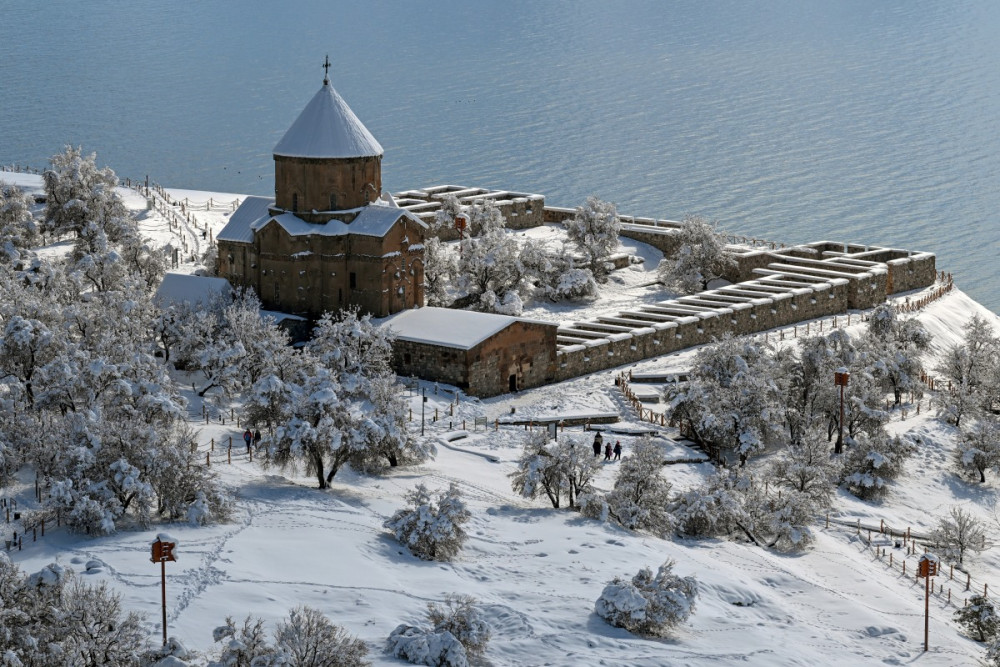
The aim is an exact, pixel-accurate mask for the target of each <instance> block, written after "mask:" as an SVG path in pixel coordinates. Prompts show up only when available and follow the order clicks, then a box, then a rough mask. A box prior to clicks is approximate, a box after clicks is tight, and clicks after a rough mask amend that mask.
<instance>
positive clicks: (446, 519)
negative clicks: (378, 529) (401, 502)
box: [383, 483, 470, 561]
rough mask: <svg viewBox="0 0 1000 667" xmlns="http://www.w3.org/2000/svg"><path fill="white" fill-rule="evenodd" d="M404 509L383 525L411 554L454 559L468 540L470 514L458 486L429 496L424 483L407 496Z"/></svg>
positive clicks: (435, 558) (425, 558)
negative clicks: (467, 523) (466, 525)
mask: <svg viewBox="0 0 1000 667" xmlns="http://www.w3.org/2000/svg"><path fill="white" fill-rule="evenodd" d="M406 502H407V507H404V508H403V509H401V510H399V511H397V512H396V513H395V514H393V515H392V517H391V518H390V519H388V520H386V521H385V523H384V524H383V525H384V526H385V527H386V528H387V529H389V530H390V531H392V533H393V535H394V536H395V537H396V539H397V540H399V541H400V542H401V543H402V544H405V545H406V546H407V547H408V548H409V550H410V552H411V553H412V554H413V555H414V556H417V557H418V558H422V559H424V560H441V561H449V560H451V559H453V558H454V557H455V556H456V555H458V552H459V551H460V550H461V548H462V544H464V543H465V540H466V539H467V538H468V534H467V533H466V532H465V529H464V528H463V525H464V524H465V523H466V522H468V520H469V517H470V514H469V510H468V508H467V507H466V505H465V503H464V502H463V501H462V494H461V492H460V491H459V488H458V485H457V484H455V483H452V484H451V486H450V487H449V488H448V490H447V491H442V492H439V493H437V494H435V495H432V494H431V492H430V491H429V490H428V489H427V487H426V486H424V485H423V484H418V485H417V487H416V488H415V489H413V490H412V491H410V492H408V493H407V494H406Z"/></svg>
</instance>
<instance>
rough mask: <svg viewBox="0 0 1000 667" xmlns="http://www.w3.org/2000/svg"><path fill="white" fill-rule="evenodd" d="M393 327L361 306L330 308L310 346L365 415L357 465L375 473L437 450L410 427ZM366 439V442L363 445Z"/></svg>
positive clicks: (353, 408)
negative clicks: (395, 367) (333, 312)
mask: <svg viewBox="0 0 1000 667" xmlns="http://www.w3.org/2000/svg"><path fill="white" fill-rule="evenodd" d="M392 341H393V336H392V333H391V332H390V331H389V330H388V328H387V327H381V326H378V325H376V324H375V323H373V322H372V321H371V317H370V316H368V315H364V316H359V315H358V311H357V310H351V309H348V310H345V311H341V312H340V313H339V314H338V315H336V316H334V315H330V314H325V315H324V316H323V317H322V318H321V319H320V321H319V324H318V325H317V327H316V331H315V332H314V334H313V340H312V341H310V343H309V346H308V349H309V350H310V352H312V353H313V354H314V355H315V356H316V357H318V358H319V360H320V361H321V362H322V363H323V364H324V365H325V366H326V367H327V368H328V369H330V371H331V372H332V373H333V375H334V377H336V379H337V384H338V386H339V390H338V391H339V393H338V396H339V397H340V400H341V401H343V402H344V403H345V404H346V405H347V406H348V410H349V412H350V413H351V415H353V416H354V417H355V418H356V419H358V420H359V421H360V427H361V428H359V429H357V430H356V436H357V437H363V439H364V442H359V443H358V446H357V447H355V452H354V455H353V456H352V458H351V465H352V466H354V467H356V468H358V469H360V470H363V471H365V472H369V473H379V472H382V471H383V470H384V469H385V468H386V467H396V466H399V465H410V464H414V463H419V462H421V461H423V460H425V459H426V458H427V457H428V456H431V455H432V454H433V453H434V449H433V445H431V444H430V442H429V441H421V440H417V439H415V438H413V437H412V436H411V435H410V434H409V430H408V429H407V427H406V417H405V414H406V409H405V406H404V405H403V399H402V388H401V386H400V385H399V383H398V381H397V378H396V374H395V372H394V371H393V370H392V365H391V362H392ZM361 445H364V446H361Z"/></svg>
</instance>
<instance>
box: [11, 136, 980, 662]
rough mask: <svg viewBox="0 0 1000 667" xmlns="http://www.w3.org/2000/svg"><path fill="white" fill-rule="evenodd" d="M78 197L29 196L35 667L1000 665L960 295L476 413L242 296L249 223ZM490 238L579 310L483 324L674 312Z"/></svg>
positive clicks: (21, 375)
mask: <svg viewBox="0 0 1000 667" xmlns="http://www.w3.org/2000/svg"><path fill="white" fill-rule="evenodd" d="M53 173H54V174H56V176H58V177H51V178H50V182H47V183H43V179H42V178H41V177H39V176H36V175H29V174H18V173H10V172H4V173H0V182H4V183H7V184H13V185H17V186H19V188H21V189H22V190H23V191H26V192H28V193H29V196H24V195H23V194H19V193H18V192H16V191H12V190H10V189H9V188H4V196H3V201H2V202H0V294H2V296H0V330H2V334H0V336H2V338H0V371H2V372H0V410H2V411H3V419H2V420H0V498H2V504H0V517H2V518H3V519H4V522H3V523H2V524H0V525H2V527H3V529H2V532H3V544H2V545H0V546H3V547H4V550H3V554H2V555H0V591H2V592H3V597H2V603H0V664H3V665H19V664H21V665H62V664H66V665H76V664H109V665H111V664H115V665H133V664H143V665H144V664H158V665H162V666H167V665H173V666H177V665H209V664H223V665H249V664H251V660H252V659H254V658H256V660H257V662H256V663H254V664H265V665H271V664H290V665H348V664H350V665H353V664H368V663H370V664H377V665H400V664H408V663H409V662H417V663H422V664H450V665H463V664H484V665H485V664H492V665H579V664H598V665H674V664H684V665H710V664H711V665H716V664H734V663H741V664H751V665H767V666H772V665H802V664H814V665H827V664H830V665H833V664H837V665H839V664H859V665H862V664H907V663H917V662H919V664H924V665H963V664H970V665H973V664H981V663H982V662H984V661H992V662H989V664H996V654H997V649H996V648H993V647H995V646H996V644H995V641H994V640H995V639H996V635H997V626H996V622H995V617H994V616H993V607H992V603H991V602H990V600H991V595H992V593H993V592H994V591H996V590H1000V589H998V588H997V586H1000V576H998V574H1000V569H998V566H1000V552H997V550H996V549H993V548H992V545H993V540H994V539H995V536H996V535H997V534H1000V525H998V519H997V514H996V507H995V498H996V476H997V474H998V473H1000V449H998V445H997V443H998V441H1000V440H998V433H1000V422H998V420H997V417H996V416H995V410H996V408H997V407H998V405H997V396H998V389H1000V319H998V318H997V316H996V315H995V314H994V313H991V312H989V311H988V310H986V309H984V308H982V307H981V306H979V305H978V304H976V303H975V302H973V301H972V300H970V299H969V298H968V297H967V296H966V295H964V294H963V293H962V292H961V290H960V289H958V288H954V289H951V288H950V283H940V284H936V285H934V286H931V287H928V288H925V289H920V290H915V291H912V292H907V293H902V294H898V295H894V296H893V297H891V298H890V300H889V301H888V302H887V303H885V304H880V305H878V306H877V307H875V308H872V309H863V310H862V309H859V310H855V311H853V312H850V313H846V314H844V315H843V316H838V317H836V318H833V317H825V318H822V319H817V320H804V321H802V322H801V323H797V324H795V325H792V326H788V327H782V328H780V329H775V330H770V331H766V332H762V333H761V334H757V335H754V336H751V337H740V338H732V339H724V340H722V341H720V342H719V343H718V344H715V345H707V346H700V347H697V348H693V349H688V350H684V351H682V352H678V353H674V354H670V355H665V356H662V357H657V358H653V359H648V360H645V361H641V362H637V363H633V364H628V365H625V366H620V367H615V368H611V369H608V370H605V371H600V372H595V373H591V374H587V375H583V376H581V377H577V378H573V379H570V380H566V381H563V382H559V383H556V384H552V385H549V386H545V387H539V388H535V389H528V390H522V391H518V392H516V393H510V394H503V395H500V396H497V397H493V398H489V399H476V398H473V397H469V396H467V395H465V394H464V393H463V392H461V391H457V390H456V389H455V388H454V387H450V386H447V385H444V384H435V383H433V382H427V381H421V380H419V379H416V378H410V377H398V376H397V375H396V374H395V373H393V372H392V370H391V368H390V365H389V361H390V358H391V354H392V352H391V345H392V335H391V328H390V327H384V326H380V323H379V322H378V321H373V320H371V319H369V318H367V317H365V316H363V315H360V316H359V315H357V314H347V315H342V314H339V315H338V314H335V315H331V316H329V317H324V318H323V319H321V320H320V321H319V323H318V326H317V328H316V330H315V332H314V335H313V338H312V340H311V342H309V343H307V344H305V345H304V346H298V347H292V346H290V345H289V344H288V342H289V341H288V335H287V333H286V329H284V328H281V326H279V324H278V322H277V319H278V318H277V317H275V316H272V315H270V314H267V313H263V314H262V313H261V311H260V308H259V303H258V302H257V301H256V300H255V298H254V297H253V295H252V294H247V293H244V292H240V291H238V290H237V291H235V292H234V291H231V290H229V289H227V286H226V285H224V284H221V283H219V282H212V281H213V280H218V279H216V278H212V277H211V273H212V271H211V263H212V261H213V257H212V244H211V241H212V239H213V238H214V237H215V236H217V235H218V233H219V231H220V230H221V229H223V228H224V227H225V225H226V224H227V221H228V219H229V218H230V217H231V215H232V214H233V211H234V210H235V209H236V208H237V206H238V203H239V201H240V200H243V199H244V197H243V196H242V195H235V194H230V193H212V192H196V191H180V190H170V189H162V188H150V189H149V190H148V191H147V190H146V189H145V188H143V187H137V188H122V187H116V185H115V184H116V183H117V179H116V178H115V177H114V176H113V174H111V173H110V172H104V173H101V171H100V170H97V169H96V167H95V165H94V163H93V161H92V160H90V161H88V160H87V158H86V157H85V156H82V155H79V154H74V153H73V152H72V151H70V152H68V153H67V154H65V155H63V156H56V158H54V161H53ZM30 195H37V196H38V197H37V198H38V199H39V200H42V199H44V200H45V203H36V201H35V199H34V198H33V197H32V196H30ZM54 202H59V203H58V206H54V205H53V204H54ZM593 208H595V209H597V208H599V207H598V204H595V205H594V207H593ZM60 212H61V213H60ZM490 233H491V234H494V235H495V238H493V239H492V242H494V243H495V244H496V248H499V249H504V252H508V253H514V254H517V253H520V252H522V250H521V249H522V248H525V247H528V248H531V249H532V250H533V251H535V254H536V259H537V261H538V263H539V265H546V264H545V260H548V261H549V264H547V266H550V267H551V266H552V265H553V263H552V261H551V260H552V258H555V259H556V261H557V262H563V264H562V267H563V268H564V269H567V270H566V271H562V272H560V276H567V277H566V278H565V280H563V281H552V282H548V283H546V282H544V281H539V282H538V284H532V285H531V289H530V290H529V289H527V288H524V289H521V290H520V291H517V290H515V289H514V288H511V290H510V291H509V293H510V294H511V295H512V296H509V297H504V296H503V295H499V298H497V297H498V294H497V293H496V292H495V291H494V292H493V301H492V302H491V301H490V297H489V296H488V295H486V294H485V292H480V293H478V294H477V296H476V298H475V299H467V300H466V301H467V303H466V305H474V302H475V303H478V304H480V305H482V304H483V303H484V302H486V303H493V304H494V305H499V306H500V307H501V310H502V308H503V307H504V304H507V306H510V305H512V304H514V303H515V298H516V301H517V302H518V303H520V311H519V313H518V315H519V317H522V318H527V319H531V320H538V321H546V322H558V323H560V324H561V323H572V322H574V321H580V320H595V319H597V318H599V317H602V316H605V315H609V314H612V315H613V314H616V313H619V312H621V311H622V310H627V309H629V308H631V307H633V306H634V305H636V304H641V303H653V302H656V301H660V300H662V299H664V298H666V296H667V295H669V294H670V293H671V292H670V291H669V290H668V288H667V287H666V286H665V285H664V283H665V282H671V281H670V280H665V279H664V275H663V274H664V272H665V271H668V270H667V268H664V270H663V271H660V270H658V267H660V266H661V260H662V259H663V254H662V253H661V252H660V251H658V250H656V249H655V248H653V247H652V246H650V245H646V244H643V243H639V242H635V241H631V240H627V239H616V241H615V243H614V244H613V245H609V246H608V247H607V248H605V249H604V250H601V251H600V252H601V253H605V254H602V255H601V256H602V257H605V256H610V255H616V256H623V257H625V258H631V259H626V260H624V261H618V262H604V261H601V260H598V261H597V262H596V263H595V264H593V268H594V269H596V274H595V273H594V272H593V271H591V273H590V277H589V278H588V276H587V274H585V273H578V272H576V273H570V271H576V270H577V269H579V268H581V267H582V266H583V263H581V262H580V261H579V259H580V255H578V254H575V253H576V252H578V251H573V252H571V251H570V250H569V249H570V248H573V247H574V246H573V245H572V242H571V240H570V237H569V236H568V234H567V231H566V229H565V227H564V226H562V225H557V224H549V225H544V226H540V227H536V228H534V229H531V230H523V231H517V230H491V231H490ZM457 243H458V242H454V241H452V242H444V243H440V244H438V243H429V244H428V245H427V250H428V252H431V253H435V252H436V253H443V255H442V256H443V259H442V260H441V261H442V263H443V264H444V265H445V266H449V262H452V261H459V258H458V257H456V256H455V255H457ZM441 246H443V247H441ZM164 249H165V250H166V252H164ZM175 251H176V252H175ZM448 253H451V254H448ZM584 254H585V253H584ZM449 258H450V259H449ZM466 261H467V260H466ZM586 263H587V264H588V265H589V264H590V262H589V261H588V262H586ZM609 265H610V266H609ZM168 268H169V270H170V271H172V272H174V273H179V274H186V275H189V276H196V275H197V274H206V276H204V277H203V278H202V281H199V283H198V284H200V285H201V287H192V285H193V284H195V283H191V282H189V281H186V280H184V279H179V280H178V279H171V280H168V281H167V287H166V288H164V287H163V285H164V281H163V275H164V272H165V271H166V270H167V269H168ZM588 268H590V267H589V266H588ZM674 268H675V269H676V268H677V267H676V266H675V267H674ZM945 268H946V267H945ZM604 271H606V272H607V273H606V275H600V274H601V273H602V272H604ZM675 275H676V274H675ZM595 276H596V277H595ZM693 276H694V274H693V273H692V271H691V270H690V268H689V269H685V270H684V271H682V272H681V277H682V278H683V279H682V280H677V281H674V282H673V284H671V287H670V290H681V289H685V287H684V286H683V285H682V283H688V284H689V286H690V283H692V282H696V279H695V277H693ZM557 277H559V276H557ZM192 280H193V278H192ZM206 281H207V282H206ZM706 282H707V281H706ZM463 284H464V283H462V281H461V280H456V281H454V282H452V281H445V282H442V283H441V284H439V285H437V286H436V288H435V289H437V291H435V292H433V294H434V298H440V299H447V298H454V297H456V296H460V295H457V293H456V290H459V289H461V288H462V287H461V286H462V285H463ZM705 286H706V285H705V284H697V285H694V286H693V287H691V289H693V290H695V291H697V290H700V289H702V288H704V287H705ZM522 287H523V286H522ZM959 287H960V284H959ZM429 288H430V286H429ZM438 288H439V289H438ZM158 290H160V294H159V297H157V291H158ZM429 293H431V292H430V289H429ZM471 293H472V292H469V291H467V292H465V296H468V295H469V294H471ZM484 297H485V298H484ZM848 314H849V315H850V318H848V317H847V315H848ZM494 317H498V318H501V319H503V318H505V317H512V316H511V315H494ZM425 324H426V323H425ZM431 333H433V334H434V335H436V336H440V337H443V338H449V337H459V338H462V336H463V335H464V336H473V335H480V334H481V333H482V331H480V330H477V331H475V332H472V333H465V334H463V332H461V331H449V332H447V335H442V334H440V333H438V332H431ZM427 335H428V336H430V335H431V334H430V333H429V334H427ZM463 340H464V339H463ZM460 342H461V341H460ZM838 374H844V375H846V376H847V384H846V385H844V386H843V387H841V386H839V385H837V384H835V376H837V375H838ZM841 389H843V396H844V407H843V412H841V402H840V398H841ZM841 415H842V416H841ZM560 422H562V423H560ZM841 427H842V428H843V439H842V442H841V443H840V448H841V449H842V450H843V452H842V453H841V454H833V453H832V452H833V450H834V449H835V448H836V447H838V440H839V439H840V434H841ZM553 432H554V435H555V440H554V441H553V440H551V439H550V435H551V434H552V433H553ZM598 434H600V438H599V442H597V443H595V440H597V439H598V438H597V435H598ZM616 450H617V453H616ZM713 460H714V461H715V463H713V462H712V461H713ZM722 461H725V462H726V464H725V465H722V464H721V462H722ZM157 540H162V541H165V542H166V541H169V542H174V543H176V544H177V545H178V546H177V550H176V552H175V553H174V556H175V557H176V560H175V561H170V562H165V563H163V564H161V563H159V562H156V563H154V562H151V551H150V545H151V544H152V543H154V542H156V541H157ZM925 550H929V551H931V552H932V553H933V555H934V556H935V557H936V558H938V559H940V560H939V563H938V572H937V576H936V577H935V578H934V580H933V582H932V588H933V593H932V595H931V598H930V602H929V609H930V650H929V652H928V653H926V654H924V653H923V640H924V635H923V630H924V593H925V582H924V581H923V580H921V579H919V578H917V576H916V573H917V568H918V566H919V562H920V559H921V557H922V556H923V555H924V553H925ZM161 568H162V569H163V571H165V573H166V575H165V579H166V609H167V626H168V628H167V629H168V634H169V636H170V637H171V640H170V641H169V642H168V645H167V646H166V647H165V648H162V649H161V648H160V644H161V643H162V642H161V639H160V637H161V627H160V618H161V616H160V614H161V589H160V583H161V581H160V576H161ZM248 615H249V618H248ZM258 620H259V623H258ZM314 648H315V649H316V653H315V654H313V655H314V656H319V657H309V655H310V653H309V652H310V650H312V649H314Z"/></svg>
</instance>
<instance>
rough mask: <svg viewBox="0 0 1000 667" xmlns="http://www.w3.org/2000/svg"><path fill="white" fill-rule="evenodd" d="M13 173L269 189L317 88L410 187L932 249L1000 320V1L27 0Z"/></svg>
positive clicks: (10, 87) (784, 237)
mask: <svg viewBox="0 0 1000 667" xmlns="http://www.w3.org/2000/svg"><path fill="white" fill-rule="evenodd" d="M3 7H4V12H3V20H2V21H0V128H2V130H0V163H3V164H11V163H21V164H32V165H37V166H42V165H44V164H45V161H46V159H47V158H48V157H49V156H50V155H52V154H53V153H55V152H57V151H59V150H60V149H61V147H62V146H63V145H65V144H68V143H72V144H75V145H82V146H83V147H84V149H85V150H87V151H96V152H97V153H98V161H99V163H101V164H108V165H110V166H112V167H113V168H114V169H115V170H116V171H117V172H118V173H119V174H120V175H122V176H130V177H133V178H135V177H142V176H144V175H146V174H149V176H150V178H151V179H153V180H155V181H157V182H160V183H162V184H164V185H169V186H174V187H188V188H196V189H203V190H217V191H227V192H238V193H249V194H271V193H272V192H273V183H272V177H273V163H272V160H271V149H272V148H273V147H274V145H275V143H277V141H278V139H279V138H280V137H281V135H282V134H283V133H284V131H285V130H286V129H287V128H288V126H289V125H290V124H291V123H292V121H293V120H294V119H295V117H296V116H297V114H298V113H299V111H300V110H301V109H302V107H303V106H304V105H305V104H306V102H307V101H308V100H309V99H310V98H311V97H312V95H313V94H314V93H315V92H316V90H318V88H319V86H320V85H321V83H322V77H323V70H322V69H321V67H320V65H321V63H322V61H323V57H324V56H325V55H326V54H327V53H329V55H330V59H331V61H332V62H333V63H334V66H333V69H332V70H331V79H332V80H333V83H334V86H335V87H336V88H337V89H338V90H339V92H340V93H341V94H342V95H343V97H344V98H345V99H346V100H347V102H348V103H349V104H350V105H351V107H352V108H353V109H354V111H355V113H356V114H357V115H358V116H359V117H360V118H361V120H362V121H363V122H364V123H365V124H366V125H367V126H368V128H369V129H370V130H371V131H372V133H373V134H374V135H375V137H376V138H377V139H378V140H379V142H380V143H381V144H382V146H383V147H384V148H385V158H384V162H383V180H384V185H385V187H386V188H387V189H390V190H392V191H397V190H401V189H406V188H412V187H420V186H426V185H433V184H439V183H455V184H461V185H476V186H485V187H496V188H504V189H512V190H521V191H528V192H539V193H542V194H544V195H546V198H547V201H548V202H549V203H552V204H556V205H564V206H575V205H577V204H579V203H582V201H583V200H584V199H585V197H586V196H587V195H590V194H596V195H598V196H600V197H601V198H604V199H608V200H611V201H614V202H616V203H617V204H618V206H619V210H621V211H623V212H625V213H631V214H637V215H652V216H658V217H669V218H679V217H682V216H683V215H685V214H687V213H697V214H702V215H705V216H708V217H711V218H714V219H717V220H718V221H719V222H720V224H721V226H722V227H723V228H725V229H727V230H729V231H732V232H734V233H738V234H741V235H744V234H745V235H754V236H758V237H762V238H768V239H773V240H777V241H785V242H804V241H815V240H820V239H830V240H846V241H852V242H859V243H872V244H883V245H892V246H897V247H904V248H908V249H916V250H930V251H933V252H935V253H937V255H938V266H939V268H940V269H943V270H945V271H950V272H952V273H954V274H955V276H956V281H957V282H958V284H959V286H960V287H961V288H962V289H963V290H965V291H967V292H968V293H970V294H971V295H972V296H973V297H974V298H976V299H977V300H979V301H980V302H982V303H983V304H985V305H987V306H989V307H990V308H992V309H993V310H994V311H1000V279H998V277H997V272H996V270H995V267H996V264H997V251H998V236H1000V230H998V225H997V221H996V216H997V212H998V211H1000V187H998V186H1000V132H998V127H997V125H998V119H1000V68H998V67H997V63H998V62H1000V40H998V39H997V35H998V34H1000V3H997V2H994V1H991V0H968V1H961V0H958V1H952V2H948V3H940V2H930V1H925V0H901V1H898V2H878V3H872V2H870V1H868V0H864V1H857V2H850V1H838V2H827V1H825V0H788V1H781V0H772V1H769V2H767V3H747V2H743V1H727V2H721V1H720V2H703V1H691V2H669V3H666V2H659V1H651V2H615V3H608V2H602V1H600V0H581V1H573V2H568V1H567V2H532V1H525V2H520V1H515V2H502V3H501V2H475V3H470V2H464V1H460V0H447V1H442V2H428V3H411V2H379V3H366V2H331V1H330V0H300V1H296V2H288V3H269V2H256V3H254V2H235V1H230V2H222V1H220V2H192V1H178V2H169V3H167V2H161V1H157V2H153V1H151V0H133V1H132V2H130V3H118V2H110V1H109V0H89V1H88V2H78V1H77V0H47V1H46V2H44V3H36V2H29V1H28V0H8V1H7V2H5V3H4V5H3Z"/></svg>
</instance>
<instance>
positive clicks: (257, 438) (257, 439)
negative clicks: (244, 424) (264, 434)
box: [253, 428, 260, 447]
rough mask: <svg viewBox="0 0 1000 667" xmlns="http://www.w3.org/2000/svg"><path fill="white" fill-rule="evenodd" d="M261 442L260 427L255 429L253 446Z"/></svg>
mask: <svg viewBox="0 0 1000 667" xmlns="http://www.w3.org/2000/svg"><path fill="white" fill-rule="evenodd" d="M259 444H260V429H256V428H255V429H254V430H253V446H254V447H256V446H258V445H259Z"/></svg>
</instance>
